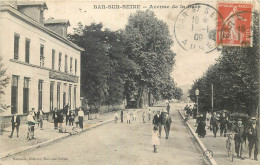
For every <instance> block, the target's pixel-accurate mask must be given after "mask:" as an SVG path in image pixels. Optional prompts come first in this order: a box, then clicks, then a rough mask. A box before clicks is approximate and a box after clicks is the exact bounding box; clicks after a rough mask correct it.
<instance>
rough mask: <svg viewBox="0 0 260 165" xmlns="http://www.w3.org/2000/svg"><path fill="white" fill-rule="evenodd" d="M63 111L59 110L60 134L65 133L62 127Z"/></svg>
mask: <svg viewBox="0 0 260 165" xmlns="http://www.w3.org/2000/svg"><path fill="white" fill-rule="evenodd" d="M63 119H64V118H63V111H62V110H59V112H58V127H59V133H63V127H62V124H63Z"/></svg>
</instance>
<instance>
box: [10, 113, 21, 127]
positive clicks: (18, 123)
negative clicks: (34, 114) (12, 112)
mask: <svg viewBox="0 0 260 165" xmlns="http://www.w3.org/2000/svg"><path fill="white" fill-rule="evenodd" d="M11 123H12V127H14V126H15V123H17V125H16V126H18V127H19V126H20V117H19V116H16V121H14V116H13V117H12V119H11Z"/></svg>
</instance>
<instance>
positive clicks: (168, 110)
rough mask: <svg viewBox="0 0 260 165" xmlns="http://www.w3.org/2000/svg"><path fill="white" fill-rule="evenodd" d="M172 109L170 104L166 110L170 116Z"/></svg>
mask: <svg viewBox="0 0 260 165" xmlns="http://www.w3.org/2000/svg"><path fill="white" fill-rule="evenodd" d="M170 109H171V107H170V104H169V103H168V104H167V106H166V110H167V112H168V114H170Z"/></svg>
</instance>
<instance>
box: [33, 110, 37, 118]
mask: <svg viewBox="0 0 260 165" xmlns="http://www.w3.org/2000/svg"><path fill="white" fill-rule="evenodd" d="M32 116H33V119H34V120H36V119H37V115H36V113H35V109H34V108H32Z"/></svg>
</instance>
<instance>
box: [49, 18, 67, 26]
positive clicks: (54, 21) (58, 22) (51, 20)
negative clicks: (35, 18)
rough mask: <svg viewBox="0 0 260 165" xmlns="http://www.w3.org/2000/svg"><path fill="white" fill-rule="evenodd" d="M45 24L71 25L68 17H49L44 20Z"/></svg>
mask: <svg viewBox="0 0 260 165" xmlns="http://www.w3.org/2000/svg"><path fill="white" fill-rule="evenodd" d="M45 24H67V25H68V26H70V21H69V20H68V19H47V20H44V25H45Z"/></svg>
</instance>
